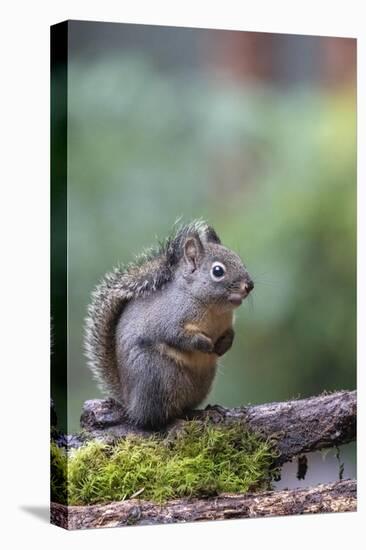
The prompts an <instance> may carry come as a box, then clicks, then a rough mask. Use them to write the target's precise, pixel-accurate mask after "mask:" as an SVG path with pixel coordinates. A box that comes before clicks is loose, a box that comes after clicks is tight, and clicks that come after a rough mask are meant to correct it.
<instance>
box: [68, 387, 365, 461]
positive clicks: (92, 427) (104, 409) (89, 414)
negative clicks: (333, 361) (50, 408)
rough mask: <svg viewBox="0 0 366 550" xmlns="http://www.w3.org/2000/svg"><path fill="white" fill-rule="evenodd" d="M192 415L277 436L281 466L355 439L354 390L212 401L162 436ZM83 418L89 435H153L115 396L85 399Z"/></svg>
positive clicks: (179, 423) (175, 426) (172, 428)
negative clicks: (229, 405) (242, 403)
mask: <svg viewBox="0 0 366 550" xmlns="http://www.w3.org/2000/svg"><path fill="white" fill-rule="evenodd" d="M192 419H195V420H198V421H202V422H203V421H208V422H212V423H214V424H225V425H230V424H232V423H233V422H244V423H245V425H246V426H247V427H248V429H250V430H253V431H255V432H259V433H261V434H263V435H264V436H265V437H272V438H275V440H276V441H277V447H278V450H279V455H280V456H279V459H278V463H279V464H283V463H284V462H287V461H289V460H291V459H292V457H294V456H296V455H299V454H303V453H307V452H310V451H314V450H317V449H324V448H327V447H335V446H338V445H343V444H345V443H349V442H350V441H353V440H354V439H355V438H356V391H340V392H336V393H331V394H322V395H319V396H316V397H310V398H307V399H296V400H293V401H285V402H279V403H267V404H264V405H250V406H246V407H238V408H233V409H226V408H224V407H221V406H217V405H216V406H210V405H209V406H208V407H206V409H204V410H197V411H192V413H190V414H189V415H188V416H186V417H185V418H184V419H180V420H177V421H175V422H174V423H173V424H171V425H170V426H169V427H168V428H167V429H166V430H165V431H164V432H163V434H162V435H169V434H171V433H172V432H174V431H176V430H179V429H181V428H182V426H184V423H185V422H189V421H190V420H192ZM80 422H81V427H82V428H83V429H84V430H86V431H87V432H88V433H89V435H90V436H92V437H101V438H104V439H107V440H108V439H109V438H111V439H113V438H115V437H123V436H126V435H127V434H130V433H135V434H136V433H138V434H141V435H150V434H151V432H150V431H148V430H143V429H139V428H136V427H134V426H132V425H131V424H129V423H128V421H127V419H126V416H125V413H124V410H123V408H122V407H121V405H119V404H118V403H116V402H115V401H114V400H113V399H95V400H92V401H86V402H85V404H84V408H83V412H82V415H81V421H80ZM71 437H72V436H71ZM73 437H74V440H72V439H70V441H69V442H70V443H71V444H72V445H73V446H77V445H78V444H80V442H78V440H77V436H73ZM75 437H76V439H75Z"/></svg>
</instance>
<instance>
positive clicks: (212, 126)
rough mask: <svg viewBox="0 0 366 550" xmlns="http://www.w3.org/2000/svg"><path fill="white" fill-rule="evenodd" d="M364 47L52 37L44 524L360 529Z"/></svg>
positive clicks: (320, 42) (102, 30) (157, 35)
mask: <svg viewBox="0 0 366 550" xmlns="http://www.w3.org/2000/svg"><path fill="white" fill-rule="evenodd" d="M356 51H357V43H356V40H354V39H352V38H347V37H322V36H301V35H291V34H272V33H257V32H246V31H232V30H230V31H229V30H216V29H199V28H183V27H181V28H178V27H168V26H166V27H163V26H153V25H133V24H124V23H105V22H90V21H89V22H86V21H66V22H62V23H59V24H56V25H54V26H53V27H52V28H51V472H50V474H51V475H50V480H51V522H52V523H54V524H55V525H58V526H61V527H63V528H66V529H88V528H100V527H117V526H132V525H134V526H138V525H152V524H159V523H179V522H194V521H202V520H210V521H214V520H221V519H227V518H253V517H268V516H283V515H296V514H314V513H327V512H329V513H336V512H348V511H355V510H356V502H357V499H356V477H357V475H356Z"/></svg>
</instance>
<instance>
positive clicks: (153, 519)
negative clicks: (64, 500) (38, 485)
mask: <svg viewBox="0 0 366 550" xmlns="http://www.w3.org/2000/svg"><path fill="white" fill-rule="evenodd" d="M353 511H356V482H355V481H353V480H347V481H338V482H335V483H328V484H322V485H317V486H315V487H311V488H308V489H292V490H283V491H265V492H261V493H246V494H221V495H218V496H216V497H210V498H205V499H198V498H192V499H179V500H171V501H169V502H168V503H166V504H164V505H160V504H156V503H153V502H149V501H144V500H138V499H131V500H126V501H123V502H111V503H110V504H104V505H92V506H64V505H62V504H56V503H52V504H51V522H52V523H54V524H56V525H59V526H60V527H64V528H66V529H89V528H95V527H119V526H123V525H146V524H149V525H152V524H156V523H181V522H191V521H203V520H220V519H229V518H231V519H232V518H254V517H266V516H287V515H294V514H316V513H326V512H353Z"/></svg>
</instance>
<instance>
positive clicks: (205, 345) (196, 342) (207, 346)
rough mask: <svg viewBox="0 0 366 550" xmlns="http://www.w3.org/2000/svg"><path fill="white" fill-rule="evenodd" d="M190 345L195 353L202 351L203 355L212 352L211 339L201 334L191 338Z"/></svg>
mask: <svg viewBox="0 0 366 550" xmlns="http://www.w3.org/2000/svg"><path fill="white" fill-rule="evenodd" d="M192 344H193V347H194V348H195V349H196V350H197V351H202V352H203V353H212V352H213V351H214V344H213V341H212V340H211V338H209V337H208V336H205V334H202V333H201V332H200V333H198V334H195V335H194V336H193V338H192Z"/></svg>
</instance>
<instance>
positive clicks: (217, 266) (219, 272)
mask: <svg viewBox="0 0 366 550" xmlns="http://www.w3.org/2000/svg"><path fill="white" fill-rule="evenodd" d="M225 273H226V268H225V266H224V265H223V264H222V263H220V262H215V263H214V264H212V267H211V278H212V279H213V280H214V281H220V280H221V279H223V278H224V277H225Z"/></svg>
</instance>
